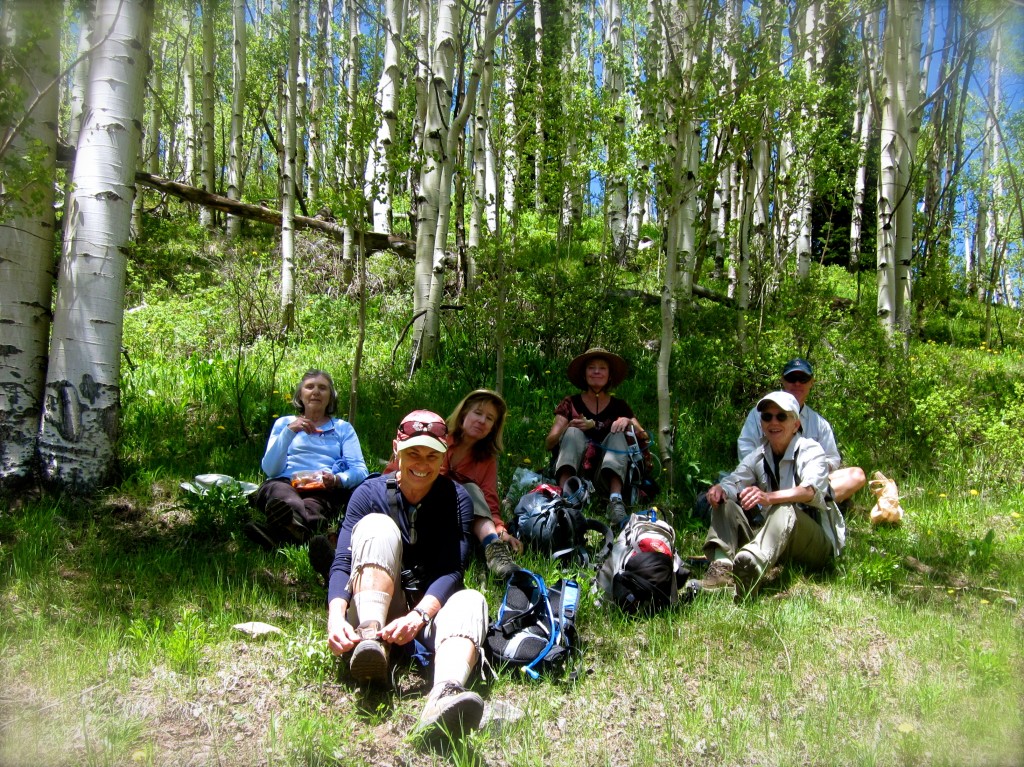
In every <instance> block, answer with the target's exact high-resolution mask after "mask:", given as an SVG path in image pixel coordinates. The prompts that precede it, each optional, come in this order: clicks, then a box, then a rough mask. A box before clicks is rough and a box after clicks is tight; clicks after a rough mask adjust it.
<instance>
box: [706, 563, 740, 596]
mask: <svg viewBox="0 0 1024 767" xmlns="http://www.w3.org/2000/svg"><path fill="white" fill-rule="evenodd" d="M735 585H736V583H735V581H734V580H733V574H732V562H730V561H729V560H728V559H716V560H715V561H714V562H712V563H711V564H710V565H708V569H707V572H706V573H704V578H703V579H702V580H701V582H700V587H701V590H702V591H706V592H708V593H709V594H711V593H714V592H716V591H722V590H724V589H731V588H732V587H733V586H735Z"/></svg>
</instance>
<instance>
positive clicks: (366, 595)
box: [352, 591, 391, 628]
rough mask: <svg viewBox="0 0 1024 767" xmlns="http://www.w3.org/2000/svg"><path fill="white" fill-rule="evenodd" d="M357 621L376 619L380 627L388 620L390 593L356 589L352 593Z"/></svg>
mask: <svg viewBox="0 0 1024 767" xmlns="http://www.w3.org/2000/svg"><path fill="white" fill-rule="evenodd" d="M352 603H353V604H354V605H355V608H356V615H357V616H359V622H360V623H362V622H363V621H377V622H378V623H379V624H380V627H381V628H384V626H385V624H387V622H388V608H389V607H390V606H391V595H390V594H388V593H387V592H386V591H357V592H356V593H355V594H353V595H352Z"/></svg>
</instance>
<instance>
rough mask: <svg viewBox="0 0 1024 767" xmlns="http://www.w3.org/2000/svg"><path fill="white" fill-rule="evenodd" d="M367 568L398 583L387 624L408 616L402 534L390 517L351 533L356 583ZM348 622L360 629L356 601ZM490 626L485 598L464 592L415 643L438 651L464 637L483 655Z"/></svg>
mask: <svg viewBox="0 0 1024 767" xmlns="http://www.w3.org/2000/svg"><path fill="white" fill-rule="evenodd" d="M367 565H373V566H375V567H379V568H381V569H382V570H384V571H385V572H386V573H387V574H388V575H390V576H391V580H392V581H393V582H394V583H395V592H394V596H393V597H392V599H391V605H390V607H389V608H388V617H387V620H388V622H391V621H392V620H394V619H395V618H398V617H401V616H402V615H405V614H406V613H408V612H409V608H410V605H409V603H408V601H407V600H406V596H405V592H404V591H402V587H401V581H402V576H401V565H402V534H401V533H400V532H399V530H398V525H396V524H395V522H394V520H392V519H391V517H389V516H388V515H387V514H367V515H366V516H365V517H363V518H362V519H361V520H359V522H358V523H356V526H355V527H354V528H353V529H352V580H353V581H356V579H357V575H358V573H359V572H360V571H361V570H362V569H363V568H364V567H366V566H367ZM426 585H429V584H426ZM348 621H349V623H351V624H352V625H353V626H358V625H359V616H358V614H357V613H356V609H355V599H353V600H352V601H351V602H350V603H349V608H348ZM487 622H488V618H487V600H486V599H485V598H484V595H483V594H481V593H480V592H479V591H475V590H473V589H463V590H462V591H457V592H455V593H454V594H452V595H451V596H450V597H449V598H448V601H447V602H445V603H444V604H443V605H442V606H441V610H440V612H438V613H437V615H435V616H434V620H433V621H432V622H431V624H430V625H429V626H428V627H427V628H426V629H424V630H423V631H421V632H420V633H419V634H418V635H417V637H416V639H417V640H419V641H420V642H422V643H423V644H424V645H425V646H427V647H428V648H430V649H433V650H436V648H437V647H440V646H441V643H442V642H444V641H445V640H446V639H449V638H451V637H465V638H467V639H469V640H471V641H472V642H473V643H474V644H475V645H476V648H477V651H478V653H480V654H482V645H483V641H484V636H485V635H486V633H487ZM478 657H479V656H478Z"/></svg>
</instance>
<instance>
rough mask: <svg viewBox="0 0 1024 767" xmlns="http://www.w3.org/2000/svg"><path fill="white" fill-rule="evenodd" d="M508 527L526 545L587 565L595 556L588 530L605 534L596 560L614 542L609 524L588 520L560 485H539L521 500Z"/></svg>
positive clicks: (550, 554) (552, 556) (560, 559)
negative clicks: (564, 494)
mask: <svg viewBox="0 0 1024 767" xmlns="http://www.w3.org/2000/svg"><path fill="white" fill-rule="evenodd" d="M509 526H510V528H511V532H512V534H513V535H515V536H516V537H517V538H518V539H519V540H520V541H522V542H523V544H524V545H526V546H529V547H530V548H532V549H534V550H536V551H541V552H544V553H546V554H548V555H549V556H550V557H551V558H552V559H555V560H559V561H567V562H573V561H575V562H580V563H582V564H584V565H587V564H589V563H590V562H591V561H592V560H594V559H595V557H594V555H592V554H591V552H590V550H589V549H588V548H587V540H586V533H587V531H588V530H596V531H597V532H599V533H600V534H601V536H602V543H601V547H602V551H601V552H600V553H599V554H598V555H597V556H596V561H600V559H601V557H602V556H603V555H604V554H605V551H604V550H605V549H610V548H611V543H612V533H611V530H610V529H609V528H608V526H607V525H606V524H604V523H603V522H599V521H598V520H596V519H587V518H586V517H585V516H583V511H582V510H581V509H580V508H578V507H577V506H575V505H572V504H569V503H567V502H566V500H565V499H564V498H563V497H562V494H561V491H560V490H559V488H557V487H554V486H553V485H548V484H541V485H538V486H537V487H536V488H534V489H533V490H532V491H530V492H529V493H526V494H525V495H524V496H523V497H522V498H520V499H519V503H518V504H516V509H515V516H514V518H513V520H512V522H511V524H510V525H509Z"/></svg>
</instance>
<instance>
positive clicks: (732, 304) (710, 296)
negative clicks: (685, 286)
mask: <svg viewBox="0 0 1024 767" xmlns="http://www.w3.org/2000/svg"><path fill="white" fill-rule="evenodd" d="M607 293H608V296H609V297H610V298H618V299H619V300H633V299H635V300H638V301H640V302H641V303H643V304H644V305H646V306H658V305H660V304H661V296H656V295H654V294H653V293H647V292H645V291H643V290H635V289H633V288H612V289H609V290H608V291H607ZM693 295H695V296H697V298H706V299H707V300H708V301H713V302H714V303H716V304H721V305H722V306H728V307H729V308H730V309H735V308H736V301H735V299H732V298H729V297H728V296H723V295H722V294H721V293H716V292H715V291H713V290H708V289H707V288H705V287H704V286H703V285H694V286H693Z"/></svg>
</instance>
